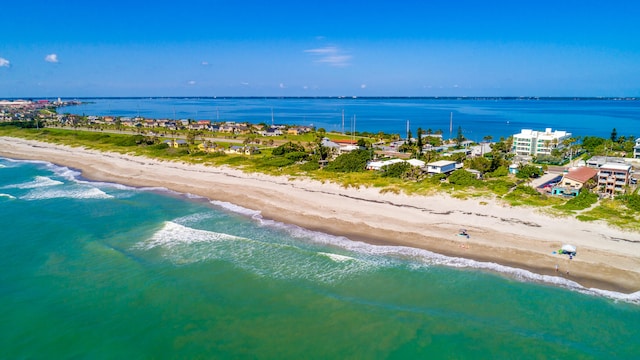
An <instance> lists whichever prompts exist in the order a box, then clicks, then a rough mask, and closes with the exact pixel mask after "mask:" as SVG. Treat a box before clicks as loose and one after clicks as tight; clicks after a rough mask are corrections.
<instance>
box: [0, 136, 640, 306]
mask: <svg viewBox="0 0 640 360" xmlns="http://www.w3.org/2000/svg"><path fill="white" fill-rule="evenodd" d="M0 155H1V156H5V157H8V158H14V159H24V160H45V161H49V162H52V163H55V164H57V165H63V166H67V167H72V168H74V169H78V170H80V171H81V172H82V176H83V177H84V178H86V179H89V180H95V181H108V182H115V183H121V184H125V185H130V186H137V187H149V186H151V187H154V186H155V187H163V188H167V189H170V190H173V191H177V192H180V193H190V194H194V195H199V196H203V197H205V198H207V199H210V200H217V201H223V202H229V203H232V204H236V205H239V206H242V207H245V208H247V209H252V210H258V211H260V213H261V216H262V217H263V218H265V219H271V220H275V221H279V222H283V223H287V224H294V225H298V226H300V227H303V228H306V229H309V230H314V231H319V232H323V233H327V234H331V235H338V236H344V237H346V238H348V239H350V240H354V241H363V242H366V243H369V244H373V245H386V246H406V247H412V248H418V249H424V250H428V251H431V252H434V253H438V254H442V255H446V256H454V257H460V258H466V259H471V260H476V261H481V262H491V263H497V264H500V265H504V266H509V267H513V268H519V269H524V270H528V271H531V272H533V273H535V274H540V275H550V276H559V277H563V278H566V279H568V280H571V281H575V282H577V283H579V284H580V285H582V286H584V287H586V288H597V289H602V290H609V291H616V292H621V293H626V294H629V293H634V292H637V291H639V290H640V233H634V232H626V231H621V230H618V229H614V228H611V227H608V226H606V225H604V224H600V223H585V222H579V221H577V220H575V219H572V218H553V217H551V216H549V215H545V214H541V213H539V212H537V211H536V210H535V209H531V208H509V207H505V206H503V205H501V204H500V203H499V202H497V201H495V200H487V199H486V198H483V199H476V200H459V199H455V198H451V197H449V196H445V195H434V196H428V197H427V196H416V195H411V196H409V195H404V194H391V193H386V194H381V193H380V192H379V190H377V189H373V188H359V189H354V188H348V189H346V188H343V187H340V186H339V185H336V184H332V183H321V182H318V181H314V180H308V179H288V178H287V177H274V176H268V175H264V174H259V173H244V172H242V171H240V170H237V169H232V168H226V167H207V166H203V165H187V164H183V163H176V162H166V161H159V160H154V159H149V158H143V157H135V156H130V155H122V154H119V153H101V152H99V151H95V150H86V149H81V148H71V147H68V146H63V145H56V144H50V143H43V142H37V141H31V140H24V139H18V138H9V137H0ZM460 228H466V229H467V230H468V233H469V234H470V238H469V239H467V238H464V237H461V236H457V232H458V230H459V229H460ZM563 243H571V244H573V245H576V246H577V248H578V255H577V256H576V257H575V258H574V259H573V260H568V258H566V257H565V256H561V255H557V254H556V255H553V254H552V252H553V251H554V250H557V249H559V248H560V246H562V244H563ZM556 264H558V265H559V267H560V271H559V272H556V271H555V265H556ZM567 268H569V270H570V273H569V275H567V274H566V273H565V271H566V269H567Z"/></svg>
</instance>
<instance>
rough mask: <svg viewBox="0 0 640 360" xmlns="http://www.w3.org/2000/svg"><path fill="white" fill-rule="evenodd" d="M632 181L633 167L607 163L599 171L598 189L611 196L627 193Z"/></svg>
mask: <svg viewBox="0 0 640 360" xmlns="http://www.w3.org/2000/svg"><path fill="white" fill-rule="evenodd" d="M630 179H631V165H627V164H619V163H607V164H604V165H602V166H600V168H599V169H598V189H599V190H600V192H601V193H604V194H608V195H610V196H613V195H616V194H621V193H624V192H625V189H626V187H627V186H628V185H629V181H630Z"/></svg>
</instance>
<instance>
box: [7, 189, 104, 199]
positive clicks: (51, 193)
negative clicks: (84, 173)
mask: <svg viewBox="0 0 640 360" xmlns="http://www.w3.org/2000/svg"><path fill="white" fill-rule="evenodd" d="M20 198H21V199H23V200H46V199H58V198H70V199H111V198H113V196H111V195H109V194H107V193H105V192H104V191H102V190H100V189H98V188H95V187H88V186H74V187H65V188H62V189H60V188H44V189H33V190H32V191H30V192H29V193H27V194H26V195H24V196H22V197H20Z"/></svg>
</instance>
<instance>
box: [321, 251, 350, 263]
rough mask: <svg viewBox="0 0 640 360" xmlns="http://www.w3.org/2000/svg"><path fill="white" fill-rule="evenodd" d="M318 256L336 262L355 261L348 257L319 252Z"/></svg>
mask: <svg viewBox="0 0 640 360" xmlns="http://www.w3.org/2000/svg"><path fill="white" fill-rule="evenodd" d="M318 255H322V256H326V257H328V258H329V259H331V260H333V261H335V262H345V261H355V258H353V257H351V256H346V255H340V254H332V253H326V252H319V253H318Z"/></svg>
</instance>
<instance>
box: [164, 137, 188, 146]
mask: <svg viewBox="0 0 640 360" xmlns="http://www.w3.org/2000/svg"><path fill="white" fill-rule="evenodd" d="M164 143H165V144H167V145H169V147H170V148H179V147H187V146H189V143H187V141H186V140H182V139H177V140H165V141H164Z"/></svg>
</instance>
